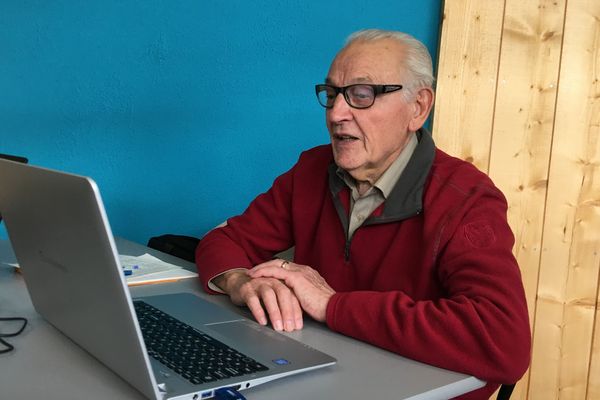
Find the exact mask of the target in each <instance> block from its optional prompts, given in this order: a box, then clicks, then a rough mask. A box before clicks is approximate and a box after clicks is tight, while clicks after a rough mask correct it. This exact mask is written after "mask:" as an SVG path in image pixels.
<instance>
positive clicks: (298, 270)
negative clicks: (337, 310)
mask: <svg viewBox="0 0 600 400" xmlns="http://www.w3.org/2000/svg"><path fill="white" fill-rule="evenodd" d="M282 266H283V268H282ZM248 276H249V277H250V278H252V279H253V280H255V279H265V278H274V279H277V280H280V281H282V282H284V283H285V284H286V285H287V287H289V288H290V289H292V290H293V294H294V295H295V298H296V299H297V301H299V302H300V306H301V307H302V309H303V310H304V311H305V312H306V313H307V314H308V315H310V316H311V317H313V318H314V319H315V320H317V321H321V322H324V321H325V318H326V311H327V303H329V299H330V298H331V296H333V295H334V294H335V290H333V289H332V288H331V286H329V285H328V284H327V282H326V281H325V279H323V277H322V276H321V275H319V273H318V272H317V271H315V270H314V269H312V268H311V267H309V266H308V265H300V264H295V263H292V262H289V263H288V262H286V263H284V262H283V260H279V259H275V260H270V261H267V262H264V263H262V264H259V265H257V266H255V267H254V268H252V269H251V270H249V271H248Z"/></svg>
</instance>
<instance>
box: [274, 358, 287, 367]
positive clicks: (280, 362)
mask: <svg viewBox="0 0 600 400" xmlns="http://www.w3.org/2000/svg"><path fill="white" fill-rule="evenodd" d="M273 362H274V363H275V364H277V365H288V364H289V363H290V362H289V361H288V360H286V359H285V358H276V359H275V360H273Z"/></svg>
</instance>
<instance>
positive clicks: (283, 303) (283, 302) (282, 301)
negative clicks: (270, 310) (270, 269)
mask: <svg viewBox="0 0 600 400" xmlns="http://www.w3.org/2000/svg"><path fill="white" fill-rule="evenodd" d="M275 293H276V294H277V302H278V304H279V309H280V311H281V318H282V321H283V329H285V330H286V331H287V332H291V331H293V330H294V329H298V328H296V325H297V320H298V318H300V321H302V309H301V308H300V303H299V302H298V299H296V296H295V295H294V294H293V292H292V291H291V290H290V289H289V288H288V287H287V286H284V285H279V286H277V288H276V289H275ZM300 323H301V322H300Z"/></svg>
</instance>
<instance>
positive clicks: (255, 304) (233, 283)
mask: <svg viewBox="0 0 600 400" xmlns="http://www.w3.org/2000/svg"><path fill="white" fill-rule="evenodd" d="M279 263H280V264H281V260H280V261H279ZM224 275H225V276H224V279H223V280H222V281H221V282H219V283H217V284H218V286H219V287H221V288H222V289H223V290H224V291H225V292H226V293H227V294H228V295H229V297H230V298H231V301H232V302H233V303H234V304H236V305H239V306H243V305H246V306H248V308H249V309H250V311H251V312H252V315H253V316H254V318H255V319H256V321H257V322H258V323H259V324H261V325H266V324H267V314H268V317H269V318H268V319H269V320H270V321H271V324H272V325H273V329H275V330H277V331H281V330H285V331H287V332H291V331H293V330H296V329H302V309H301V308H300V304H299V302H298V299H297V298H296V296H295V295H294V293H293V292H292V290H291V289H290V288H289V287H287V286H286V285H285V284H284V283H283V282H282V281H280V280H279V279H276V278H270V277H263V278H261V277H257V278H256V279H253V278H251V277H250V276H249V275H247V274H246V272H245V271H239V270H237V271H231V272H228V273H226V274H224ZM263 307H264V308H263ZM265 310H266V314H265Z"/></svg>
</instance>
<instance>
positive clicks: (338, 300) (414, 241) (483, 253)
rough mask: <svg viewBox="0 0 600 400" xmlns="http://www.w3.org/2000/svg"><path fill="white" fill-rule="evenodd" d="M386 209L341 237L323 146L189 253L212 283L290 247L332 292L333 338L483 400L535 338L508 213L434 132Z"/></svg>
mask: <svg viewBox="0 0 600 400" xmlns="http://www.w3.org/2000/svg"><path fill="white" fill-rule="evenodd" d="M418 137H419V145H418V146H417V149H416V150H415V153H414V154H413V157H412V158H411V160H410V162H409V164H408V165H407V167H406V169H405V171H404V172H403V174H402V176H401V177H400V179H399V181H398V183H397V184H396V187H395V188H394V190H393V191H392V193H391V194H390V196H389V197H388V199H386V202H385V203H384V204H383V205H382V206H380V207H379V208H378V209H377V210H375V211H374V212H373V214H372V215H371V217H370V218H368V219H367V220H366V221H365V222H364V223H363V225H362V226H361V227H360V228H358V229H357V230H356V232H355V234H354V236H353V237H352V238H348V237H347V226H348V203H349V190H348V188H347V187H345V185H344V184H343V182H342V181H341V180H340V179H339V178H338V177H337V175H336V174H335V168H336V167H335V164H333V156H332V152H331V147H330V146H320V147H316V148H314V149H311V150H309V151H307V152H304V153H303V154H302V155H301V156H300V159H299V160H298V162H297V164H296V165H295V166H294V167H292V169H291V170H290V171H288V172H287V173H285V174H283V175H281V176H280V177H278V178H277V179H276V180H275V182H274V184H273V186H272V187H271V189H270V190H269V191H268V192H266V193H263V194H261V195H260V196H258V197H257V198H256V199H255V200H254V201H253V202H252V203H251V204H250V206H249V207H248V209H247V210H246V211H245V212H244V213H243V214H242V215H240V216H237V217H234V218H231V219H229V220H228V221H227V222H228V225H227V226H226V227H223V228H220V229H216V230H213V231H211V232H210V233H209V234H207V235H206V237H205V238H204V239H203V240H202V241H201V242H200V245H199V246H198V249H197V252H196V261H197V264H198V266H199V268H198V269H199V273H200V277H201V280H202V282H203V284H204V285H205V288H206V290H207V291H210V290H209V289H208V286H207V282H208V280H209V279H211V278H213V277H214V276H216V275H218V274H220V273H222V272H224V271H226V270H228V269H231V268H235V267H248V268H250V267H252V266H254V265H256V264H259V263H261V262H264V261H266V260H268V259H270V258H272V257H273V255H274V254H276V253H278V252H280V251H283V250H285V249H287V248H289V247H291V246H295V256H294V261H295V262H296V263H299V264H305V265H310V266H311V267H313V268H315V269H316V270H317V271H319V273H320V274H321V275H322V276H323V277H324V278H325V280H326V281H327V282H328V283H329V285H330V286H331V287H332V288H333V289H334V290H336V291H337V293H336V294H335V295H334V296H333V297H332V298H331V300H330V302H329V304H328V306H327V325H328V326H329V327H330V328H331V329H332V330H334V331H337V332H340V333H342V334H345V335H348V336H352V337H354V338H357V339H359V340H362V341H365V342H368V343H372V344H374V345H376V346H379V347H382V348H385V349H388V350H390V351H392V352H395V353H398V354H400V355H402V356H405V357H409V358H412V359H415V360H418V361H422V362H425V363H428V364H432V365H435V366H439V367H442V368H446V369H450V370H454V371H459V372H464V373H468V374H471V375H475V376H477V377H479V378H481V379H483V380H485V381H487V382H489V384H488V385H487V386H486V387H484V388H482V389H480V390H477V391H475V392H472V393H470V394H467V395H464V396H462V397H461V398H462V399H487V398H489V396H490V395H491V394H492V393H493V391H494V390H495V389H496V388H497V387H498V383H513V382H516V381H517V380H518V379H519V378H520V377H521V376H522V375H523V373H524V372H525V371H526V369H527V366H528V365H529V358H530V345H531V342H530V340H531V336H530V328H529V320H528V313H527V305H526V301H525V294H524V290H523V285H522V281H521V275H520V271H519V268H518V265H517V263H516V260H515V258H514V257H513V254H512V252H511V249H512V246H513V244H514V238H513V234H512V232H511V230H510V228H509V226H508V223H507V219H506V210H507V204H506V200H505V198H504V196H503V195H502V193H501V192H500V191H499V190H498V189H497V188H496V187H495V186H494V185H493V183H492V182H491V180H490V179H489V178H488V177H487V176H486V175H485V174H483V173H482V172H480V171H478V170H477V169H476V168H475V167H473V166H472V165H471V164H469V163H467V162H464V161H461V160H459V159H457V158H454V157H451V156H449V155H447V154H445V153H443V152H442V151H440V150H438V149H436V148H435V145H434V144H433V140H432V139H431V136H430V135H429V133H427V132H424V131H421V132H419V133H418Z"/></svg>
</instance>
